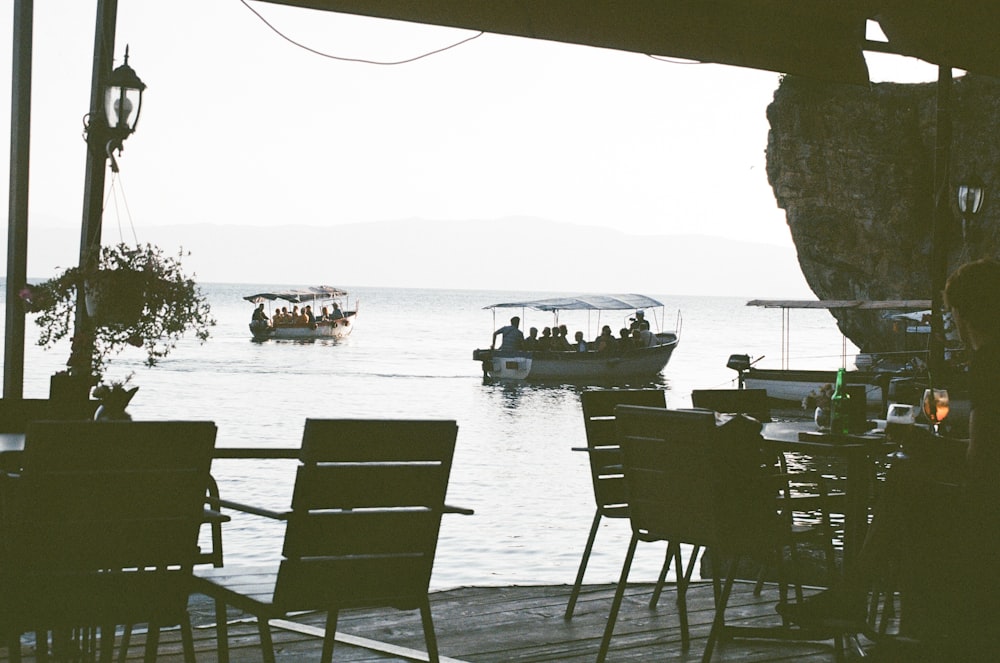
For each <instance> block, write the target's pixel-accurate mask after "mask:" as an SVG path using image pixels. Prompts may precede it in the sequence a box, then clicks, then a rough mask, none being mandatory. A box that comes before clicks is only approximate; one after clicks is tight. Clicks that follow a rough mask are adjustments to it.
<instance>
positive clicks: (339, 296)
mask: <svg viewBox="0 0 1000 663" xmlns="http://www.w3.org/2000/svg"><path fill="white" fill-rule="evenodd" d="M243 299H245V300H247V301H248V302H251V303H252V304H256V305H257V307H258V309H257V310H255V311H254V316H253V319H252V320H251V321H250V333H251V334H252V335H253V339H254V340H255V341H266V340H268V339H285V340H312V339H319V338H334V339H337V338H344V337H346V336H349V335H350V333H351V332H352V331H354V323H355V321H356V320H357V316H358V302H357V300H355V302H354V307H353V308H351V307H350V298H349V295H348V293H347V291H345V290H341V289H340V288H334V287H331V286H327V285H321V286H312V287H308V288H300V289H292V290H274V291H271V292H259V293H256V294H253V295H247V296H245V297H244V298H243ZM275 302H279V303H282V302H287V303H288V304H291V306H292V309H293V311H295V313H292V312H289V313H288V314H287V315H282V314H281V311H282V310H287V309H288V306H277V305H274V303H275ZM262 305H264V306H267V307H268V310H267V311H266V312H265V311H263V309H261V308H260V307H261V306H262ZM300 305H301V306H302V311H298V308H299V306H300ZM272 307H273V310H272ZM307 307H308V308H309V309H310V312H311V314H312V316H311V317H310V316H309V314H308V313H306V312H305V309H306V308H307ZM258 311H259V312H258Z"/></svg>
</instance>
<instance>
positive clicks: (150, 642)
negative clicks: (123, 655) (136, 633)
mask: <svg viewBox="0 0 1000 663" xmlns="http://www.w3.org/2000/svg"><path fill="white" fill-rule="evenodd" d="M159 648H160V625H159V624H150V625H149V630H148V631H147V633H146V653H145V655H144V656H143V661H144V663H156V651H157V650H158V649H159Z"/></svg>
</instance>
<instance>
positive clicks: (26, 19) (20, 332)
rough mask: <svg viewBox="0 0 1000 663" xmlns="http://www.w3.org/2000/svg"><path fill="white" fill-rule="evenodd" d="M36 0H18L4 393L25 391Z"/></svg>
mask: <svg viewBox="0 0 1000 663" xmlns="http://www.w3.org/2000/svg"><path fill="white" fill-rule="evenodd" d="M33 5H34V0H16V1H15V2H14V52H13V58H12V62H13V67H12V71H11V86H10V87H11V90H10V99H11V104H10V177H9V179H10V194H9V197H8V201H7V214H8V217H7V289H6V293H7V303H6V306H5V313H6V318H5V320H6V322H5V329H4V352H3V355H4V357H3V359H4V362H3V396H4V398H11V399H15V400H17V399H21V398H23V397H24V309H23V308H22V307H21V305H20V297H19V296H18V292H19V291H20V289H21V288H22V287H24V285H25V284H26V283H27V282H28V161H29V157H30V153H31V150H30V139H31V46H32V34H33V31H34V29H33V25H32V24H33V17H34V6H33Z"/></svg>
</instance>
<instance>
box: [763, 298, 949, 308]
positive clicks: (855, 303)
mask: <svg viewBox="0 0 1000 663" xmlns="http://www.w3.org/2000/svg"><path fill="white" fill-rule="evenodd" d="M747 306H761V307H763V308H826V309H831V308H851V309H857V310H861V311H872V310H876V311H882V310H887V309H892V310H922V309H929V308H930V307H931V300H929V299H891V300H881V301H876V300H866V299H824V300H820V299H805V300H803V299H753V300H751V301H749V302H747Z"/></svg>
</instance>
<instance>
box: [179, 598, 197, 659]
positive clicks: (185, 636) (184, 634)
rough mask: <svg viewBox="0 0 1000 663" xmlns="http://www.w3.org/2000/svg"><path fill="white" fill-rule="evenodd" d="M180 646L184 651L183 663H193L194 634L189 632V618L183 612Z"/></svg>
mask: <svg viewBox="0 0 1000 663" xmlns="http://www.w3.org/2000/svg"><path fill="white" fill-rule="evenodd" d="M180 626H181V646H182V648H183V650H184V663H195V659H194V632H193V631H192V630H191V617H190V615H188V613H187V612H186V611H185V612H184V615H183V616H181V624H180Z"/></svg>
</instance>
